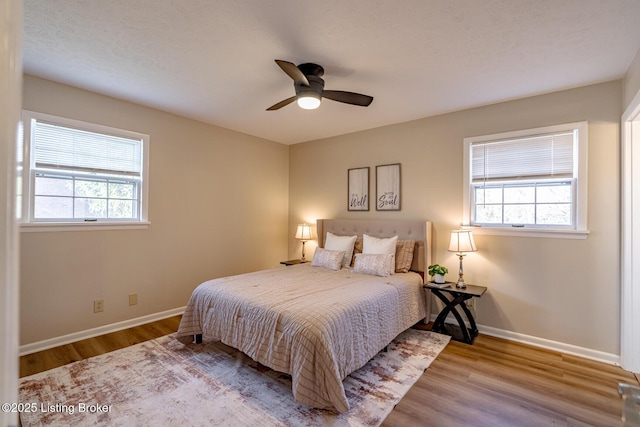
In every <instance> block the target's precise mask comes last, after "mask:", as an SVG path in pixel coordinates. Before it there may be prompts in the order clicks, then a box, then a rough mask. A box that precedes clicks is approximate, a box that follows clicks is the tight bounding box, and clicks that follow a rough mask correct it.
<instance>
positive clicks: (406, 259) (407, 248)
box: [396, 240, 416, 273]
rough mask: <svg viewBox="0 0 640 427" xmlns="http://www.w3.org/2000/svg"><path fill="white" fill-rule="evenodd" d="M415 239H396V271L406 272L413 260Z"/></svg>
mask: <svg viewBox="0 0 640 427" xmlns="http://www.w3.org/2000/svg"><path fill="white" fill-rule="evenodd" d="M415 246H416V241H415V240H398V244H397V245H396V273H408V272H409V270H410V269H411V263H412V262H413V250H414V248H415Z"/></svg>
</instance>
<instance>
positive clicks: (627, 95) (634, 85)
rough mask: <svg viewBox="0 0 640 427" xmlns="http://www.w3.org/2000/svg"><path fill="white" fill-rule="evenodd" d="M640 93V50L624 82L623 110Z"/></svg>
mask: <svg viewBox="0 0 640 427" xmlns="http://www.w3.org/2000/svg"><path fill="white" fill-rule="evenodd" d="M638 92H640V50H638V52H637V53H636V56H635V58H634V59H633V62H631V65H630V66H629V69H628V70H627V73H626V74H625V76H624V80H623V99H622V102H623V103H622V110H623V111H624V109H626V108H627V107H628V106H629V104H630V103H631V101H632V100H633V97H634V96H636V94H637V93H638Z"/></svg>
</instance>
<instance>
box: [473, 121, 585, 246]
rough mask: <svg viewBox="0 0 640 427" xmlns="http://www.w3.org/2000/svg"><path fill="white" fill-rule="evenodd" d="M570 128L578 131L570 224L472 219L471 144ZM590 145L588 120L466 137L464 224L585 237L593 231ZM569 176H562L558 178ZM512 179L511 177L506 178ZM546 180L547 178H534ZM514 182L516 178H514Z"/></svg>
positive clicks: (507, 232)
mask: <svg viewBox="0 0 640 427" xmlns="http://www.w3.org/2000/svg"><path fill="white" fill-rule="evenodd" d="M567 131H577V141H575V142H574V144H575V145H574V154H573V163H574V168H573V169H574V173H573V177H572V178H570V179H571V180H573V181H574V184H573V187H574V188H573V196H574V197H575V201H574V202H573V203H572V210H573V215H572V216H573V221H574V224H573V225H570V226H554V225H541V224H538V225H533V224H532V225H527V224H525V225H523V226H521V225H518V226H515V225H511V224H505V225H499V224H495V225H487V224H482V225H474V224H473V223H472V218H473V209H474V208H475V205H474V201H473V197H474V194H473V189H474V187H475V186H474V185H473V183H472V180H471V145H472V144H474V143H475V144H477V143H483V142H491V141H500V140H506V139H519V138H530V137H533V136H536V135H542V134H552V133H560V132H567ZM587 149H588V122H587V121H582V122H573V123H566V124H560V125H554V126H545V127H540V128H532V129H524V130H518V131H512V132H502V133H497V134H491V135H482V136H475V137H468V138H464V140H463V158H464V159H463V181H462V182H463V184H462V185H463V191H462V193H463V203H462V209H463V211H462V227H463V228H470V229H473V232H474V233H475V234H488V235H502V236H526V237H556V238H569V239H585V238H586V237H587V235H588V234H589V230H588V229H587ZM565 180H567V179H566V178H565V179H562V178H559V179H558V181H565ZM504 181H505V182H506V181H508V180H507V179H505V180H504ZM532 181H539V182H543V181H544V180H542V179H540V180H535V179H534V180H532ZM512 182H515V180H513V181H512Z"/></svg>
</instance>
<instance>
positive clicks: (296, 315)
mask: <svg viewBox="0 0 640 427" xmlns="http://www.w3.org/2000/svg"><path fill="white" fill-rule="evenodd" d="M327 233H329V234H327ZM317 235H318V248H319V249H317V250H316V256H317V258H316V257H314V260H313V262H312V263H306V264H300V265H293V266H289V267H279V268H275V269H270V270H262V271H258V272H253V273H247V274H241V275H237V276H230V277H224V278H219V279H214V280H210V281H207V282H204V283H202V284H201V285H199V286H198V287H197V288H196V289H195V290H194V291H193V294H192V295H191V298H190V299H189V302H188V304H187V307H186V309H185V312H184V315H183V317H182V320H181V322H180V326H179V328H178V332H177V334H176V338H177V339H178V340H180V341H181V342H183V343H185V344H187V343H191V342H193V339H194V336H198V335H204V337H206V338H207V339H214V340H220V341H222V342H223V343H224V344H226V345H229V346H231V347H234V348H237V349H239V350H241V351H242V352H244V353H245V354H247V355H248V356H249V357H251V358H252V359H254V360H255V361H257V362H259V363H261V364H263V365H265V366H267V367H269V368H271V369H274V370H276V371H278V372H283V373H285V374H289V375H291V380H292V392H293V396H294V398H295V400H296V401H297V402H299V403H302V404H305V405H308V406H312V407H316V408H335V409H336V410H337V411H339V412H347V411H348V410H349V402H348V400H347V397H346V395H345V391H344V388H343V385H342V380H343V379H344V378H345V377H346V376H347V375H349V374H350V373H351V372H353V371H356V370H357V369H359V368H361V367H362V366H364V365H365V364H366V363H367V362H368V361H369V360H370V359H371V358H372V357H373V356H375V355H376V354H377V353H378V352H379V351H381V350H383V349H384V348H385V347H386V346H387V345H388V344H389V343H390V342H391V341H392V340H393V339H394V338H395V337H396V336H397V335H398V334H399V333H401V332H402V331H404V330H405V329H407V328H409V327H411V326H412V325H414V324H416V323H418V322H419V321H421V320H423V319H424V318H425V317H426V316H427V306H428V304H426V295H425V291H424V289H423V287H422V285H423V284H424V272H425V269H426V267H427V266H428V265H429V264H430V263H431V250H430V245H431V223H430V222H428V221H390V220H387V221H384V220H380V221H370V220H341V219H324V220H318V221H317ZM365 235H366V236H365ZM339 236H358V241H361V240H362V239H363V238H364V239H369V240H368V241H369V242H371V241H374V240H376V239H379V241H380V242H383V241H384V242H387V243H388V240H389V239H385V238H391V237H393V236H398V242H401V241H402V242H403V243H404V244H405V247H406V244H409V243H408V242H410V241H412V242H413V243H411V244H410V247H411V248H413V254H412V255H413V256H412V259H411V260H410V263H411V267H410V271H408V272H406V273H405V272H400V273H395V274H391V275H388V276H385V275H375V274H363V273H362V271H363V270H362V266H363V265H364V264H363V263H362V262H361V261H362V260H367V259H368V260H372V259H376V260H380V259H382V258H381V257H383V256H382V255H380V256H377V255H357V256H356V257H355V258H357V264H356V265H354V266H351V265H345V266H340V267H339V268H337V269H333V268H327V267H326V266H325V265H324V264H322V263H320V264H321V265H320V266H318V259H320V258H322V255H323V254H324V255H327V254H328V255H330V256H332V257H333V258H334V259H337V258H336V256H337V257H340V258H341V259H342V256H343V254H344V251H343V252H340V254H339V255H338V254H336V253H335V252H336V251H335V250H329V249H325V243H330V244H331V245H333V244H334V243H335V242H336V239H338V238H339V239H341V241H342V240H344V239H345V238H344V237H339ZM327 237H329V238H330V239H331V240H330V241H327V242H325V240H326V239H327ZM358 245H359V243H358V242H356V243H355V252H358ZM400 246H401V245H400V243H399V244H398V247H400ZM371 247H372V246H371V244H370V243H369V248H371ZM365 252H371V251H370V250H365ZM367 257H368V258H367ZM385 259H386V258H385ZM346 260H347V256H346V255H345V263H346ZM405 261H407V260H405ZM349 262H351V259H349ZM407 267H408V265H407ZM384 268H386V267H384ZM364 271H365V272H368V271H367V270H366V269H365V270H364ZM374 273H375V272H374Z"/></svg>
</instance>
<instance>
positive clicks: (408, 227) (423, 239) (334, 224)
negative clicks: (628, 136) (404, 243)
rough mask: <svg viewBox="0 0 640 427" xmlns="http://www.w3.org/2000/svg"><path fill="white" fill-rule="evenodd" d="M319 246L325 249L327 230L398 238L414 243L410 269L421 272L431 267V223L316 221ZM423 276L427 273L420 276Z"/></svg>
mask: <svg viewBox="0 0 640 427" xmlns="http://www.w3.org/2000/svg"><path fill="white" fill-rule="evenodd" d="M316 226H317V231H318V245H319V246H320V247H321V248H323V247H324V239H325V237H326V235H327V231H329V232H331V233H333V234H336V235H340V236H353V235H354V234H355V235H358V236H362V235H363V234H368V235H369V236H373V237H378V238H382V237H393V236H398V239H400V240H415V241H416V242H417V245H416V250H415V252H414V254H413V264H412V265H411V270H413V271H419V272H422V273H424V272H425V271H426V269H427V267H429V265H431V222H429V221H413V220H365V219H319V220H317V222H316ZM423 276H424V277H426V274H425V275H423Z"/></svg>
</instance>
